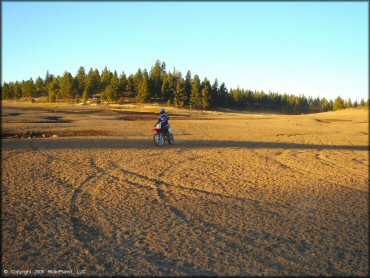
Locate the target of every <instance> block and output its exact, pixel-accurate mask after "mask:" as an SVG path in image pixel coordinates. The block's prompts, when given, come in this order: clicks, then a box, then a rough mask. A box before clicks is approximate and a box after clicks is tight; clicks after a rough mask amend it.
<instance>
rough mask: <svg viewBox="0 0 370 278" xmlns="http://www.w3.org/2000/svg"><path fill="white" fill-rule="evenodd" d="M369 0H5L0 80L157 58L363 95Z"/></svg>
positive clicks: (135, 64)
mask: <svg viewBox="0 0 370 278" xmlns="http://www.w3.org/2000/svg"><path fill="white" fill-rule="evenodd" d="M368 5H369V4H368V2H331V3H329V2H327V3H323V2H294V3H289V2H277V3H272V2H262V3H257V2H232V3H228V2H202V3H194V2H170V3H168V2H152V3H150V2H141V3H140V2H77V3H73V2H46V3H42V2H30V3H26V2H3V3H2V20H3V22H2V82H10V81H16V80H19V81H21V80H23V79H24V80H26V79H29V78H33V80H36V78H37V77H38V76H41V77H42V78H44V77H45V73H46V71H47V70H49V72H50V73H52V74H54V75H62V74H63V72H64V71H65V70H67V71H69V72H71V73H72V75H75V74H76V73H77V70H78V68H79V66H84V67H85V69H86V70H88V69H89V68H90V67H93V68H97V69H98V70H99V71H102V70H103V68H104V66H107V67H108V68H109V69H110V70H111V71H114V70H117V72H118V73H119V74H120V73H121V72H122V71H123V70H124V71H125V73H126V74H130V73H135V72H136V71H137V69H138V68H139V67H140V68H141V69H144V68H147V70H148V71H149V70H150V68H151V66H152V65H153V64H154V62H155V61H156V60H157V59H159V60H161V61H165V62H166V64H167V70H171V71H172V70H173V68H174V67H176V69H177V70H180V71H181V72H182V73H183V74H184V75H185V74H186V71H187V70H188V69H189V70H190V71H191V73H192V75H194V74H198V75H199V76H200V78H201V79H203V78H204V77H208V78H209V79H210V80H211V82H213V81H214V79H215V78H216V77H217V78H218V80H219V84H221V82H225V84H226V86H227V88H236V87H237V86H239V87H240V88H245V89H251V90H265V91H266V92H268V91H269V90H271V91H276V92H279V93H284V92H286V93H288V94H295V95H299V94H304V95H306V96H313V97H316V96H320V97H327V98H330V99H334V98H335V97H337V96H338V95H340V96H342V97H344V98H349V97H350V98H351V99H352V100H354V99H358V100H360V99H361V98H365V99H367V98H368V74H369V68H368V60H369V59H368V48H369V45H368V40H369V38H368V21H369V15H368Z"/></svg>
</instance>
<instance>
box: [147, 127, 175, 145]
mask: <svg viewBox="0 0 370 278" xmlns="http://www.w3.org/2000/svg"><path fill="white" fill-rule="evenodd" d="M152 131H154V132H155V133H154V136H153V140H154V144H156V145H157V146H159V147H162V146H163V145H164V142H165V141H168V143H169V144H170V145H173V144H174V143H175V139H174V138H173V135H172V127H170V126H169V125H168V128H166V127H165V128H162V123H159V124H157V125H156V126H155V128H153V130H152Z"/></svg>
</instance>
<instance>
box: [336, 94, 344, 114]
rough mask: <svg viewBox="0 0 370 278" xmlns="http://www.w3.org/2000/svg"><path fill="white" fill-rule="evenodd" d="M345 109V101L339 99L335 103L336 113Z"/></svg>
mask: <svg viewBox="0 0 370 278" xmlns="http://www.w3.org/2000/svg"><path fill="white" fill-rule="evenodd" d="M340 109H344V100H343V99H342V98H341V97H339V96H338V97H337V98H336V99H335V102H334V111H336V110H340Z"/></svg>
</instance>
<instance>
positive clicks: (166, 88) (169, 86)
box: [161, 73, 175, 102]
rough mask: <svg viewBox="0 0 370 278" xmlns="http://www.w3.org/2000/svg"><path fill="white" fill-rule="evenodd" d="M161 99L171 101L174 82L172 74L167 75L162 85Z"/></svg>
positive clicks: (173, 92) (173, 93)
mask: <svg viewBox="0 0 370 278" xmlns="http://www.w3.org/2000/svg"><path fill="white" fill-rule="evenodd" d="M161 91H162V99H163V100H164V101H168V100H170V101H171V102H172V101H173V98H174V95H175V80H174V78H173V75H172V73H168V74H167V75H166V77H165V79H164V81H163V84H162V89H161Z"/></svg>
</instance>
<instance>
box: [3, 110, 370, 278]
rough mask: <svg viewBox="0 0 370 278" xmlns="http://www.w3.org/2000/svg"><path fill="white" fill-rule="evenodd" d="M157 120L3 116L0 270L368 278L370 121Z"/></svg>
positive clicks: (351, 115) (185, 115)
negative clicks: (156, 136) (161, 137)
mask: <svg viewBox="0 0 370 278" xmlns="http://www.w3.org/2000/svg"><path fill="white" fill-rule="evenodd" d="M31 106H32V107H33V109H29V107H31ZM151 109H152V108H150V109H147V110H145V109H144V108H142V110H140V111H141V112H147V113H142V114H138V116H136V115H137V114H135V113H133V112H135V111H134V110H135V109H131V110H130V111H128V112H126V113H125V112H124V111H123V110H122V109H121V110H119V109H114V110H110V109H98V108H96V107H88V108H86V107H73V108H71V107H62V108H61V107H59V106H55V107H43V106H41V105H31V104H28V105H20V104H18V105H14V104H11V103H5V104H4V103H3V109H2V114H3V115H2V116H3V117H2V134H3V136H2V138H3V140H2V232H3V241H2V243H3V250H2V254H3V257H2V265H3V269H8V270H10V269H32V270H35V269H44V270H48V269H61V270H69V269H71V270H73V271H74V273H76V271H77V270H86V272H87V274H88V275H93V274H110V275H112V274H119V275H135V276H142V275H244V276H245V275H270V276H271V275H305V276H307V275H358V276H366V275H368V274H369V273H368V272H369V267H368V262H369V249H368V246H369V242H368V235H369V234H368V233H369V223H368V217H369V207H368V202H369V190H368V167H369V158H368V111H363V110H346V111H340V112H329V113H322V114H312V115H299V116H282V115H269V114H265V115H262V114H260V115H258V114H230V113H201V112H199V113H192V114H190V113H189V112H188V111H186V110H179V111H177V110H175V109H172V110H171V109H170V116H171V113H172V114H174V115H175V117H173V118H172V120H170V122H171V125H172V127H173V130H174V135H175V140H176V142H175V145H174V146H169V145H168V144H166V145H165V146H164V147H162V148H159V147H155V146H154V145H153V143H152V141H151V136H152V135H151V128H152V126H153V124H154V123H155V120H156V118H155V117H156V116H155V114H151V113H152V112H154V111H155V110H153V111H152V110H151ZM91 111H93V112H91ZM140 115H141V116H140ZM142 115H144V116H142ZM128 117H131V118H130V119H131V120H127V119H128ZM58 120H59V121H60V120H62V121H60V122H58V123H56V122H55V121H58ZM63 120H64V122H63ZM53 121H54V122H53ZM30 131H33V132H39V133H40V134H42V133H46V132H47V133H49V134H50V135H52V134H55V135H58V138H56V139H52V138H33V139H4V138H7V137H9V136H8V135H9V134H13V135H14V134H20V133H25V132H30Z"/></svg>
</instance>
